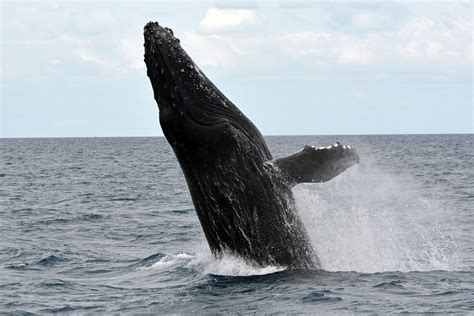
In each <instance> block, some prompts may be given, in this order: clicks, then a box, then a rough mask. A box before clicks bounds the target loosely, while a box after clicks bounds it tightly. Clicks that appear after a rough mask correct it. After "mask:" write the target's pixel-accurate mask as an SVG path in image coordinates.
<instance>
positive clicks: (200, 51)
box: [182, 32, 238, 67]
mask: <svg viewBox="0 0 474 316" xmlns="http://www.w3.org/2000/svg"><path fill="white" fill-rule="evenodd" d="M182 44H183V47H184V48H185V49H187V50H189V51H192V53H190V54H191V55H192V58H193V59H195V60H196V62H197V64H198V65H205V66H213V67H228V66H232V65H234V64H235V61H236V60H235V56H236V54H238V53H237V52H235V51H233V50H232V46H231V45H229V42H228V41H227V40H226V39H224V38H222V37H221V36H218V35H207V36H206V35H200V34H197V33H196V32H186V33H184V36H183V38H182ZM211 52H212V53H211Z"/></svg>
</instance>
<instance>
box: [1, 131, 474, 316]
mask: <svg viewBox="0 0 474 316" xmlns="http://www.w3.org/2000/svg"><path fill="white" fill-rule="evenodd" d="M266 140H267V143H268V145H269V147H270V149H271V151H272V153H273V155H274V157H281V156H285V155H288V154H290V153H293V152H295V151H297V150H299V149H301V147H302V146H303V145H305V144H309V145H315V146H326V145H329V144H333V143H334V142H336V141H341V142H342V143H344V144H354V145H356V147H357V149H358V151H359V154H360V164H359V165H358V166H355V167H353V168H350V169H349V170H347V171H346V172H344V173H343V174H341V175H339V176H338V177H336V178H335V179H333V180H331V181H329V182H327V183H321V184H300V185H298V186H296V187H295V188H294V189H293V191H294V194H295V197H296V204H297V208H298V212H299V214H300V216H301V218H302V220H303V222H304V224H305V226H306V229H307V231H308V234H309V236H310V238H311V242H312V244H313V246H314V248H315V251H316V253H317V255H318V258H319V261H320V262H321V265H322V270H321V271H313V272H308V271H287V270H285V269H284V267H273V266H269V267H264V268H259V267H255V266H253V265H252V264H250V263H248V262H245V261H244V260H243V259H241V258H236V257H232V256H224V257H223V258H220V259H215V258H213V257H212V256H211V254H210V252H209V248H208V246H207V243H206V241H205V238H204V235H203V232H202V229H201V226H200V224H199V221H198V219H197V216H196V213H195V211H194V208H193V204H192V201H191V198H190V195H189V192H188V189H187V186H186V183H185V180H184V177H183V175H182V173H181V170H180V168H179V164H178V163H177V161H176V158H175V157H174V155H173V152H172V150H171V148H170V146H169V145H168V144H167V142H166V140H165V139H164V138H63V139H1V140H0V154H1V156H0V168H1V169H0V183H1V185H0V207H1V209H0V237H1V238H0V313H5V312H7V313H8V312H10V313H33V314H34V313H37V314H44V313H52V312H64V313H79V314H83V313H92V314H95V313H104V312H108V313H114V312H121V313H226V312H246V313H272V312H284V313H298V312H306V313H317V312H330V313H337V314H340V313H353V312H367V313H398V312H410V313H420V312H440V313H448V312H455V313H469V312H471V313H473V312H474V272H473V267H474V233H473V228H474V208H473V202H474V149H473V147H474V137H473V136H472V135H400V136H388V135H387V136H285V137H276V136H274V137H267V138H266Z"/></svg>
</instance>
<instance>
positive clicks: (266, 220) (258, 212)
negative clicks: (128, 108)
mask: <svg viewBox="0 0 474 316" xmlns="http://www.w3.org/2000/svg"><path fill="white" fill-rule="evenodd" d="M144 37H145V45H144V46H145V63H146V67H147V75H148V77H149V78H150V82H151V85H152V88H153V93H154V98H155V100H156V102H157V104H158V108H159V118H160V124H161V127H162V129H163V133H164V135H165V137H166V139H167V140H168V142H169V144H170V145H171V147H172V148H173V151H174V153H175V155H176V158H177V159H178V161H179V164H180V166H181V169H182V171H183V173H184V176H185V178H186V182H187V184H188V187H189V191H190V193H191V197H192V200H193V203H194V206H195V209H196V212H197V215H198V217H199V220H200V223H201V226H202V229H203V231H204V234H205V236H206V239H207V242H208V244H209V247H210V249H211V252H212V253H213V254H214V255H215V256H216V257H219V256H222V255H223V254H224V253H229V254H232V255H235V256H240V257H242V258H244V259H245V260H247V261H249V262H251V263H253V264H255V265H258V266H267V265H276V266H282V267H286V268H288V269H310V270H314V269H318V268H319V262H318V258H317V256H316V254H315V252H314V250H313V247H312V246H311V243H310V241H309V238H308V235H307V232H306V230H305V227H304V225H303V223H302V222H301V219H300V218H299V216H298V214H297V212H296V207H295V200H294V196H293V193H292V190H291V187H292V186H294V185H296V184H298V183H302V182H324V181H328V180H330V179H332V178H333V177H335V176H336V175H338V174H340V173H341V172H343V171H344V170H345V169H346V168H348V167H350V166H352V165H354V164H356V163H358V162H359V155H358V154H357V151H356V150H355V148H354V147H353V146H343V145H341V144H340V143H336V144H335V145H333V146H328V147H320V148H315V147H312V146H305V147H304V148H303V149H302V150H301V151H299V152H297V153H295V154H293V155H290V156H288V157H283V158H279V159H273V157H272V155H271V153H270V151H269V150H268V148H267V145H266V143H265V140H264V139H263V137H262V135H261V134H260V132H259V130H258V129H257V128H256V127H255V126H254V124H253V123H252V122H251V121H250V120H249V119H248V118H247V117H246V116H245V115H244V114H243V113H242V112H241V111H240V110H239V109H238V108H237V107H236V106H235V105H234V104H233V103H232V102H231V101H230V100H229V99H227V98H226V97H225V96H224V95H223V94H222V92H221V91H219V89H218V88H217V87H216V86H215V85H214V84H213V83H212V82H211V81H210V80H209V79H208V78H207V77H206V75H205V74H204V73H203V72H202V71H201V70H200V69H199V67H198V66H196V64H195V63H194V62H193V61H192V59H191V58H190V57H189V56H188V54H187V53H186V52H185V51H184V49H183V48H182V47H181V45H180V42H179V40H178V39H177V38H176V37H175V36H174V34H173V32H172V31H171V30H170V29H169V28H165V27H162V26H160V25H159V24H158V23H157V22H150V23H148V24H147V25H146V26H145V28H144ZM209 54H212V52H209Z"/></svg>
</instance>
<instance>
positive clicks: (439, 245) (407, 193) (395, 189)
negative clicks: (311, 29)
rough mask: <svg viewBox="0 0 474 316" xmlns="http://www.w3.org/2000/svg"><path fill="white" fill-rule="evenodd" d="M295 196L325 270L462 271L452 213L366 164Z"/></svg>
mask: <svg viewBox="0 0 474 316" xmlns="http://www.w3.org/2000/svg"><path fill="white" fill-rule="evenodd" d="M294 193H295V197H296V204H297V208H298V211H299V212H300V215H301V217H302V219H303V222H304V223H305V225H306V228H307V230H308V234H309V235H310V238H311V241H312V243H313V246H314V247H315V250H316V253H317V254H318V257H319V259H320V261H321V265H322V268H323V269H324V270H327V271H357V272H364V273H374V272H382V271H402V272H407V271H430V270H463V266H462V264H461V259H460V254H459V247H458V246H457V244H456V242H455V239H454V237H453V236H454V235H455V230H456V226H455V225H454V224H453V223H452V220H451V219H452V216H451V215H452V214H451V213H450V212H449V211H447V210H445V209H443V208H442V207H441V206H440V204H438V203H436V202H434V201H430V200H429V199H427V198H426V197H425V194H424V193H425V192H423V190H422V188H421V187H417V186H416V185H415V181H411V180H409V179H408V177H405V176H395V175H389V174H387V173H383V172H381V171H380V170H377V168H375V167H373V166H368V165H365V166H359V167H356V168H353V169H351V170H348V171H347V172H346V173H345V174H343V175H340V176H339V177H337V178H335V179H333V180H332V181H330V182H327V183H324V184H303V185H299V186H297V187H295V188H294Z"/></svg>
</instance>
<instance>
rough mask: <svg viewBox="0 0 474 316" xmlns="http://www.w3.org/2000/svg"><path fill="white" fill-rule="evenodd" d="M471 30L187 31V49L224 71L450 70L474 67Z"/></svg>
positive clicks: (420, 22)
mask: <svg viewBox="0 0 474 316" xmlns="http://www.w3.org/2000/svg"><path fill="white" fill-rule="evenodd" d="M359 18H360V17H359ZM360 19H361V20H360V21H359V22H358V23H360V24H363V25H366V26H369V25H372V23H375V22H373V21H372V20H370V18H367V17H364V18H360ZM364 19H365V20H364ZM471 30H472V23H469V22H466V21H455V22H453V23H451V24H446V23H441V22H435V21H433V20H431V19H428V18H412V19H410V20H408V21H407V22H406V23H404V24H402V25H401V26H400V27H399V28H398V29H395V30H390V31H380V32H374V31H370V32H369V31H367V32H363V33H346V32H343V31H331V32H328V31H327V32H314V31H304V32H289V33H286V34H274V35H262V36H259V35H252V36H247V37H242V36H231V35H225V34H223V35H219V36H217V35H202V34H199V33H197V32H188V33H186V35H185V37H184V38H183V45H184V46H185V47H186V48H187V49H189V51H190V54H191V55H192V56H193V57H195V59H196V62H198V63H200V64H202V65H203V66H212V67H220V68H225V67H233V66H239V64H240V65H241V66H243V65H242V64H241V63H242V62H247V63H248V62H251V63H253V62H254V63H255V65H252V66H255V67H257V68H264V67H265V66H267V65H270V64H271V63H273V66H275V63H281V61H282V60H284V61H285V63H287V64H290V65H291V64H292V63H305V64H306V65H308V66H309V67H311V66H312V65H331V66H333V67H336V66H340V67H344V66H351V65H375V64H377V65H378V66H381V67H406V66H407V65H409V64H410V63H416V64H417V65H426V66H428V67H431V68H433V67H435V68H436V67H437V68H440V67H445V68H449V65H453V64H463V63H464V64H465V63H471V62H472V47H471V46H472V41H471V40H470V38H471ZM210 52H212V53H210ZM243 57H245V58H243ZM433 69H434V68H433Z"/></svg>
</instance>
